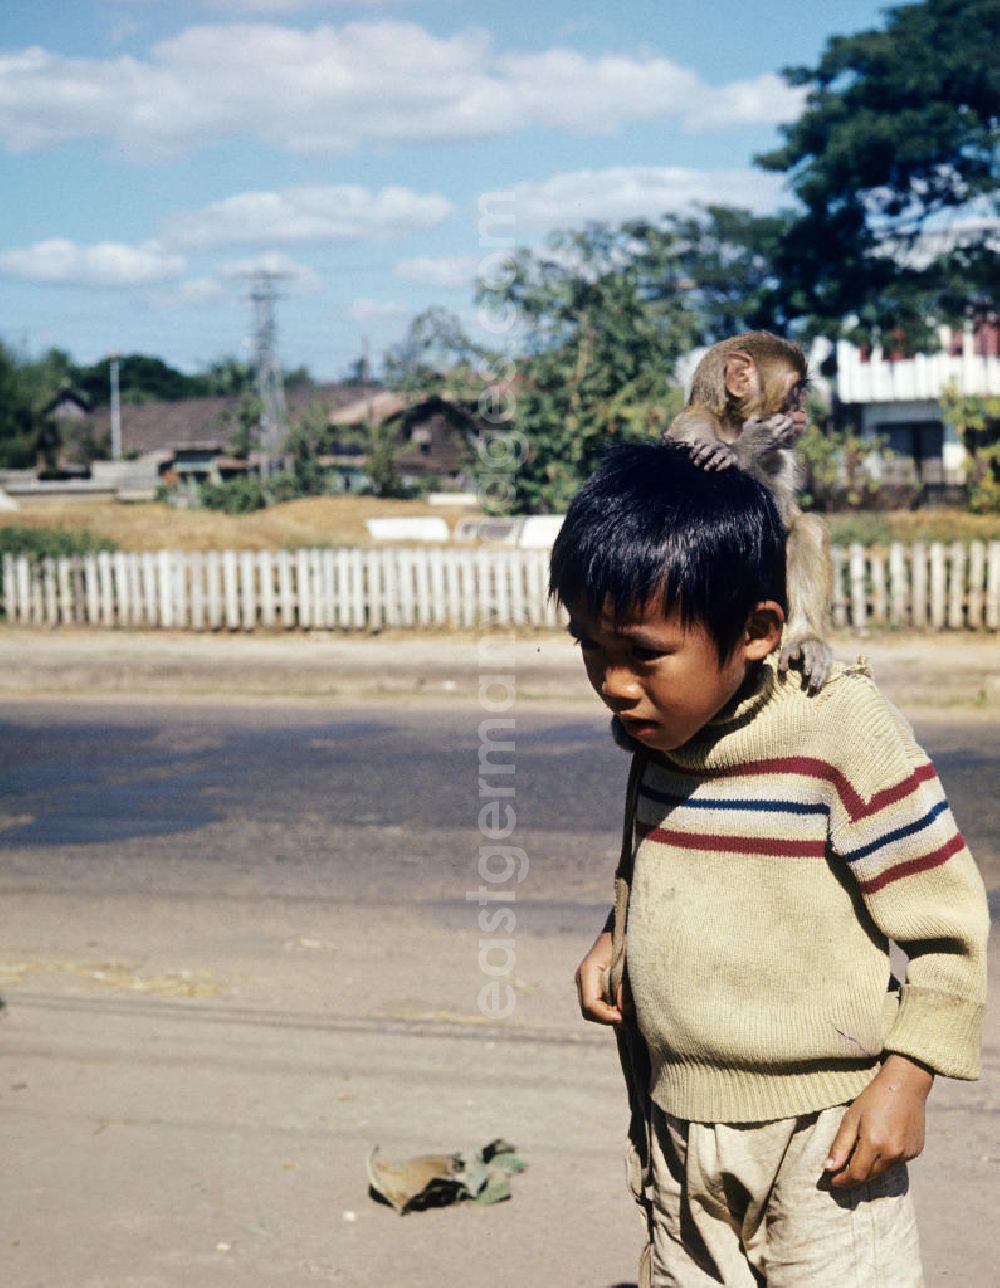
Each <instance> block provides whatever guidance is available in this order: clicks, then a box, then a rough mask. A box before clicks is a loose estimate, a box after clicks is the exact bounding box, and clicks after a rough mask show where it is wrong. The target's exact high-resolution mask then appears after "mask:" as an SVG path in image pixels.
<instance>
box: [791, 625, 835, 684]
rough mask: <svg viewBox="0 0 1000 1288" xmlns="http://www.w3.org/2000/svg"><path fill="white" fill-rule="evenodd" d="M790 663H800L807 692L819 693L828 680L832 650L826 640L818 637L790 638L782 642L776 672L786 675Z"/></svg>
mask: <svg viewBox="0 0 1000 1288" xmlns="http://www.w3.org/2000/svg"><path fill="white" fill-rule="evenodd" d="M792 662H801V663H802V673H803V675H804V676H805V677H806V679H807V681H808V685H807V688H808V691H809V692H810V693H819V691H820V689H821V688H822V687H823V685H824V684H826V682H827V680H828V679H829V678H830V670H831V668H832V666H833V650H832V649H831V648H830V645H829V644H827V642H826V640H823V639H820V637H819V636H818V635H799V636H795V635H793V636H791V637H790V638H788V639H785V640H783V641H782V644H781V655H780V657H779V658H778V670H779V672H780V673H781V674H782V675H785V674H787V672H788V667H789V665H790V664H791V663H792Z"/></svg>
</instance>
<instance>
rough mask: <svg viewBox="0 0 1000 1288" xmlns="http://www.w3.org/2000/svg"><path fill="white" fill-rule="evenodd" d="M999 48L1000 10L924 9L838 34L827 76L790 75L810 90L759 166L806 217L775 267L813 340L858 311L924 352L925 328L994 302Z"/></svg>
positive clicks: (938, 4)
mask: <svg viewBox="0 0 1000 1288" xmlns="http://www.w3.org/2000/svg"><path fill="white" fill-rule="evenodd" d="M998 45H1000V3H998V2H997V0H923V3H919V4H908V5H901V6H899V7H896V8H892V9H889V10H888V11H887V17H886V25H885V28H884V29H883V30H877V31H862V32H859V33H857V34H856V35H852V36H838V37H835V38H834V39H832V40H831V41H830V42H829V43H828V45H827V48H826V50H825V52H824V54H823V55H822V57H821V59H820V61H819V63H818V65H817V66H816V67H814V68H809V67H793V68H788V69H786V70H785V72H784V75H785V78H786V80H787V81H788V82H789V83H790V84H792V85H799V86H804V87H807V89H808V94H807V97H806V103H805V108H804V110H803V112H802V115H801V116H800V117H799V119H798V120H797V121H795V122H794V123H793V124H791V125H788V126H785V127H784V129H783V133H784V135H785V143H784V146H782V147H780V148H778V149H776V150H775V151H773V152H769V153H767V154H765V155H764V156H762V157H759V158H758V161H759V163H760V164H761V165H763V166H764V167H765V168H767V169H770V170H776V171H782V172H784V173H786V174H787V175H788V177H789V183H790V186H791V189H792V191H793V192H794V193H795V195H796V196H797V197H798V198H799V200H800V201H801V202H802V204H803V206H804V211H803V213H802V214H801V216H799V217H797V218H795V219H794V220H793V221H792V222H791V225H790V227H789V229H788V230H787V233H786V236H785V238H784V241H783V245H782V248H781V253H780V255H779V258H778V262H777V268H778V271H779V275H780V277H781V279H782V287H783V290H782V294H783V296H784V298H785V300H786V302H787V306H788V308H789V311H790V312H791V313H792V314H794V315H798V316H800V317H804V318H807V319H808V322H809V326H810V330H812V331H813V332H817V331H823V330H825V331H827V332H828V333H830V332H833V331H836V330H837V329H839V328H840V327H841V326H842V325H843V322H844V319H845V318H846V317H849V316H850V315H854V316H855V317H856V318H857V319H858V321H859V324H860V326H861V328H862V329H865V330H867V329H868V328H870V327H871V326H879V327H881V328H882V329H883V330H885V331H890V332H895V333H896V336H897V340H898V341H899V342H901V343H902V344H903V346H904V347H906V348H914V347H917V346H919V345H921V344H922V343H926V341H927V339H928V319H929V318H931V319H933V317H934V316H949V315H951V316H955V315H957V314H960V313H961V312H962V311H963V310H964V309H965V308H966V307H968V306H970V305H971V306H972V307H975V306H977V305H978V306H979V307H980V308H984V309H985V308H988V307H989V306H990V304H991V303H992V302H993V299H994V295H995V283H996V274H997V264H996V258H997V256H996V252H997V248H998V246H1000V230H998V228H997V225H996V215H997V212H998V204H997V188H998V177H1000V176H998V170H1000V166H998V144H997V140H998V125H1000V63H998V60H997V48H998ZM990 221H992V228H991V227H990Z"/></svg>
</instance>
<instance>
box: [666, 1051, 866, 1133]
mask: <svg viewBox="0 0 1000 1288" xmlns="http://www.w3.org/2000/svg"><path fill="white" fill-rule="evenodd" d="M879 1067H880V1066H879V1062H878V1061H871V1062H870V1063H869V1062H861V1061H857V1062H853V1061H852V1062H850V1063H848V1064H844V1065H840V1066H836V1067H834V1066H831V1067H828V1068H818V1069H817V1068H815V1067H813V1068H804V1069H798V1070H794V1071H789V1072H775V1071H774V1070H763V1071H762V1070H760V1069H734V1068H732V1067H731V1066H730V1067H728V1068H726V1069H720V1068H719V1067H718V1066H717V1065H706V1064H696V1063H693V1062H691V1061H687V1062H685V1063H684V1064H680V1063H676V1064H675V1063H672V1062H670V1061H667V1062H665V1063H664V1064H662V1065H660V1066H659V1068H658V1069H656V1070H655V1071H654V1073H653V1081H652V1085H651V1087H650V1095H651V1097H652V1099H653V1100H655V1101H656V1103H657V1104H658V1105H659V1106H660V1108H661V1109H662V1110H664V1111H665V1112H666V1113H668V1114H673V1115H674V1117H675V1118H685V1119H687V1120H688V1121H690V1122H703V1123H762V1122H774V1121H775V1119H778V1118H795V1117H798V1116H799V1115H800V1114H809V1113H815V1112H817V1111H818V1110H820V1109H829V1108H830V1107H831V1105H842V1104H846V1103H847V1102H848V1101H851V1100H854V1099H855V1097H856V1096H859V1095H860V1094H861V1092H862V1091H864V1089H865V1087H867V1086H868V1084H869V1082H871V1080H872V1078H873V1077H874V1076H875V1074H876V1073H877V1071H878V1069H879Z"/></svg>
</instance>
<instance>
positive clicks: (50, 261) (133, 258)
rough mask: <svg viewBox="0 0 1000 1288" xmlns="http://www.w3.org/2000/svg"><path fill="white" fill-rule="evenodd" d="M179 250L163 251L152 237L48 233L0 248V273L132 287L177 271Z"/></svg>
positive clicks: (57, 281)
mask: <svg viewBox="0 0 1000 1288" xmlns="http://www.w3.org/2000/svg"><path fill="white" fill-rule="evenodd" d="M185 267H186V261H185V259H184V257H183V255H177V254H173V253H170V252H169V251H165V250H164V249H163V248H162V247H161V246H159V245H158V243H156V242H146V243H144V244H142V245H140V246H129V245H125V244H124V243H122V242H98V243H96V244H94V245H92V246H84V245H81V244H80V243H79V242H73V241H67V240H65V239H64V238H52V239H50V240H48V241H41V242H36V243H35V244H34V245H33V246H25V247H23V248H20V249H15V250H5V251H0V275H3V276H5V277H19V278H23V279H25V280H26V281H29V282H50V283H54V284H57V285H61V286H98V287H111V288H121V287H132V286H147V285H150V284H151V283H153V282H164V281H169V280H170V279H171V278H176V277H180V276H181V274H182V273H183V272H184V269H185Z"/></svg>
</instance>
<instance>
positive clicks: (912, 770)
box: [550, 443, 988, 1288]
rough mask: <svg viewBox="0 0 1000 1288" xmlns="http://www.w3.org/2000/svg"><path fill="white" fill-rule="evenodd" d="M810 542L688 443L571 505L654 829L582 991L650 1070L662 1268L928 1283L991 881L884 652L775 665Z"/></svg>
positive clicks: (585, 591)
mask: <svg viewBox="0 0 1000 1288" xmlns="http://www.w3.org/2000/svg"><path fill="white" fill-rule="evenodd" d="M784 546H785V543H784V532H783V530H782V527H781V523H780V520H779V518H778V514H777V511H776V509H775V506H774V502H773V500H772V498H771V496H770V494H769V493H768V492H767V491H766V489H764V488H763V487H761V486H760V484H758V483H757V482H756V481H755V480H754V479H752V478H751V477H750V476H749V475H747V474H744V473H742V472H741V471H739V470H728V471H724V472H721V473H712V472H706V471H704V470H701V469H700V468H698V466H696V465H694V464H692V463H691V462H690V460H689V459H688V454H687V450H686V448H684V447H678V446H676V445H673V444H668V443H661V444H635V445H630V446H626V447H622V448H619V449H618V450H617V451H615V452H614V453H613V454H612V455H610V456H609V457H608V459H607V460H606V461H605V463H604V464H603V465H602V466H601V468H600V469H599V470H598V471H597V472H596V474H594V475H593V476H592V477H591V479H590V480H589V481H588V482H587V483H586V484H585V485H584V486H583V488H582V489H581V491H580V492H579V493H578V494H577V496H576V498H575V499H574V501H573V502H572V504H571V505H570V507H569V511H568V513H567V515H566V519H565V522H564V524H563V527H562V529H561V531H560V533H559V536H558V539H557V540H556V543H555V545H554V547H553V551H552V563H551V574H550V586H551V590H552V593H553V594H554V595H555V596H557V598H558V599H559V601H560V602H561V603H562V604H563V605H564V606H565V607H566V608H567V610H568V611H569V614H570V618H571V622H570V630H571V632H572V633H573V634H574V635H575V636H576V638H577V639H578V640H579V643H580V647H581V650H582V652H583V659H584V663H585V665H586V668H587V674H588V677H589V679H590V682H591V684H592V685H593V687H594V688H595V690H596V691H597V693H598V694H599V695H600V697H601V699H602V700H603V701H604V702H605V704H606V705H607V706H608V707H610V709H611V710H612V712H613V713H614V721H613V724H614V725H615V726H616V730H617V734H618V736H619V740H620V741H624V742H625V743H626V744H627V745H630V746H631V747H632V748H634V749H635V751H636V756H635V758H634V761H633V773H632V776H631V779H630V788H631V791H630V799H631V802H632V803H633V805H634V811H633V812H634V822H635V828H634V830H635V836H636V837H637V838H638V848H637V849H634V850H633V847H634V841H633V839H632V827H631V825H630V823H627V829H626V830H627V838H626V840H625V841H624V842H623V851H622V863H621V865H620V866H619V872H618V880H617V882H616V884H617V887H618V890H617V895H618V897H617V900H616V911H615V912H613V913H612V914H611V916H610V917H609V919H608V923H607V925H606V926H605V929H604V931H603V932H602V933H601V934H600V935H599V936H598V938H597V940H596V941H595V943H594V946H593V947H592V948H591V950H590V952H589V953H588V954H587V956H586V957H585V958H584V960H583V962H582V963H581V965H580V968H579V970H578V973H577V986H578V991H579V995H580V1005H581V1009H582V1011H583V1014H584V1016H585V1017H586V1018H587V1019H589V1020H593V1021H596V1022H598V1023H603V1024H610V1025H614V1026H615V1027H616V1029H617V1032H618V1037H619V1048H620V1051H621V1054H622V1060H623V1065H624V1067H625V1072H626V1075H627V1077H628V1079H629V1082H630V1099H631V1100H632V1106H633V1123H632V1128H631V1137H632V1146H633V1149H632V1154H631V1157H630V1164H631V1167H630V1184H631V1185H632V1188H633V1192H634V1193H635V1194H636V1197H637V1198H638V1199H639V1201H640V1203H642V1205H643V1207H644V1208H645V1210H646V1215H647V1223H648V1243H647V1247H646V1249H645V1250H644V1254H643V1261H642V1262H641V1263H640V1284H641V1285H643V1284H650V1283H651V1284H652V1285H657V1286H658V1285H666V1284H671V1285H682V1286H683V1288H688V1285H692V1286H693V1285H707V1284H719V1283H722V1284H726V1285H730V1286H733V1288H742V1286H744V1285H746V1286H749V1285H754V1284H767V1285H768V1286H769V1288H827V1286H828V1285H829V1288H834V1285H835V1286H836V1288H845V1286H846V1285H850V1286H851V1288H869V1286H872V1288H873V1286H874V1285H876V1284H877V1285H881V1286H883V1288H885V1286H888V1288H911V1285H918V1284H920V1283H921V1282H922V1278H921V1270H920V1258H919V1250H918V1246H917V1239H916V1229H915V1226H914V1221H913V1212H912V1206H911V1200H910V1195H909V1193H908V1182H907V1174H906V1160H908V1159H911V1158H915V1157H916V1156H917V1154H919V1153H920V1151H921V1149H922V1147H923V1120H924V1101H925V1099H926V1097H927V1094H928V1092H929V1090H930V1087H931V1083H932V1081H933V1076H934V1074H935V1073H939V1074H942V1075H945V1076H950V1077H956V1078H975V1077H978V1072H979V1069H978V1047H979V1030H980V1025H981V1018H982V1011H983V1004H984V998H985V941H986V935H987V930H988V914H987V909H986V900H985V894H984V890H983V884H982V881H981V879H980V877H979V874H978V872H977V870H976V867H975V864H974V863H973V860H972V857H971V855H970V854H969V852H968V850H967V849H966V848H965V845H964V842H963V840H962V837H961V835H960V833H959V832H958V830H957V828H956V826H955V822H954V820H953V818H952V816H951V813H950V811H949V809H948V804H947V801H946V800H945V798H944V794H943V791H942V788H941V784H940V782H939V781H938V779H937V776H936V775H935V773H934V770H933V767H932V766H931V765H930V763H929V761H928V759H927V756H926V754H925V753H924V752H923V751H922V750H921V749H920V748H919V747H918V746H917V744H916V743H915V742H914V740H913V736H912V733H911V731H910V729H909V726H908V725H907V724H906V722H905V721H904V720H903V719H902V717H901V716H900V715H899V714H898V712H896V710H895V709H894V708H893V707H892V706H891V705H890V704H889V703H888V702H887V701H886V700H885V699H883V698H882V697H881V696H880V694H879V693H878V690H877V689H876V688H875V686H874V684H873V683H872V681H871V679H870V678H869V675H868V672H867V669H866V668H865V667H864V665H863V664H859V665H857V666H853V667H836V668H835V669H834V673H833V676H832V678H831V679H830V680H829V681H828V683H827V685H826V686H825V687H824V689H823V690H822V692H821V693H819V694H818V695H812V694H809V693H808V692H807V691H806V688H805V686H804V684H803V683H802V679H801V676H800V675H798V674H797V673H795V672H792V673H791V674H789V675H787V676H781V675H779V673H778V671H777V668H776V667H775V666H774V664H773V661H772V660H771V654H772V652H773V651H774V650H775V648H776V647H777V646H778V643H779V641H780V636H781V629H782V623H783V621H784V613H785V584H784V583H785V548H784ZM633 854H634V857H633ZM626 917H627V931H628V951H627V961H628V969H627V979H626V980H625V981H624V987H623V986H622V984H621V983H620V982H619V981H620V979H621V974H620V971H621V967H622V965H623V964H624V961H623V958H624V935H625V929H626V927H625V920H626ZM890 939H891V940H893V941H895V942H897V943H898V944H900V945H901V946H902V947H903V948H904V949H905V950H906V952H907V953H908V954H909V967H908V972H907V981H906V983H904V984H903V985H902V987H901V988H900V987H899V986H898V985H896V983H895V981H894V980H891V977H890V971H889V959H888V946H889V941H890ZM616 954H617V955H618V957H619V960H618V962H617V963H614V962H613V958H614V956H615V955H616ZM613 965H615V966H616V970H615V971H614V972H613V973H612V979H613V983H612V985H611V987H610V991H609V992H608V993H607V995H605V996H602V991H603V988H604V987H605V985H604V984H603V983H602V979H603V978H604V977H606V976H607V974H608V971H609V968H611V967H612V966H613Z"/></svg>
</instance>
